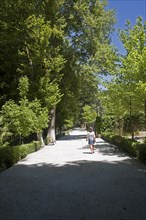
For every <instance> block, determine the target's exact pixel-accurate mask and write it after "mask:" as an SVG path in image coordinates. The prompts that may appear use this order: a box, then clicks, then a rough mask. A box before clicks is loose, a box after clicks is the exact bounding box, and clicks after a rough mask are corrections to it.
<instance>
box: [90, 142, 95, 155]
mask: <svg viewBox="0 0 146 220" xmlns="http://www.w3.org/2000/svg"><path fill="white" fill-rule="evenodd" d="M90 150H91V153H94V144H90Z"/></svg>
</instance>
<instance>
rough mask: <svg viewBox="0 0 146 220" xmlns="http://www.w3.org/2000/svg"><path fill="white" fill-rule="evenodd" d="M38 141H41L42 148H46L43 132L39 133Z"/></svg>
mask: <svg viewBox="0 0 146 220" xmlns="http://www.w3.org/2000/svg"><path fill="white" fill-rule="evenodd" d="M37 140H38V141H41V144H42V147H44V146H45V143H44V139H43V135H42V132H40V133H37Z"/></svg>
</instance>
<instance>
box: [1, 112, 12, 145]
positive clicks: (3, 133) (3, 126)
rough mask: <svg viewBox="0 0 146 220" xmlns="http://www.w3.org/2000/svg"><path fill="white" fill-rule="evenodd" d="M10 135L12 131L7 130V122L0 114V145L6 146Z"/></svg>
mask: <svg viewBox="0 0 146 220" xmlns="http://www.w3.org/2000/svg"><path fill="white" fill-rule="evenodd" d="M11 136H12V133H11V132H10V131H9V129H8V125H7V123H4V119H3V117H2V115H0V147H2V146H7V145H8V144H9V137H11Z"/></svg>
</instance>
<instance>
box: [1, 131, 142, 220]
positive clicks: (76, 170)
mask: <svg viewBox="0 0 146 220" xmlns="http://www.w3.org/2000/svg"><path fill="white" fill-rule="evenodd" d="M85 136H86V131H85V130H84V129H79V128H78V129H75V130H73V131H72V132H70V134H69V135H68V136H65V137H63V138H62V139H60V140H58V141H57V142H56V145H54V146H46V147H44V148H43V149H41V150H39V151H38V152H35V153H32V154H30V155H28V156H27V157H26V158H25V159H23V160H22V161H20V162H18V163H17V164H16V165H15V166H13V167H11V168H9V169H8V170H6V171H4V172H2V173H1V174H0V220H146V166H145V165H144V164H142V163H140V162H138V161H136V160H134V159H132V158H130V157H128V156H126V155H125V154H123V153H120V152H116V153H115V152H114V149H112V148H111V147H110V145H109V144H108V143H106V142H104V141H103V140H102V139H101V138H97V141H96V150H95V153H94V154H91V153H90V150H89V148H88V146H87V142H86V139H85Z"/></svg>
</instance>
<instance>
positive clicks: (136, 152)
mask: <svg viewBox="0 0 146 220" xmlns="http://www.w3.org/2000/svg"><path fill="white" fill-rule="evenodd" d="M102 138H103V139H104V140H105V141H107V142H109V143H110V144H114V145H116V146H118V147H119V149H121V150H123V151H124V152H126V153H128V155H129V156H133V157H136V158H138V159H139V160H141V161H143V162H146V143H139V142H137V141H136V140H132V139H129V138H125V137H122V136H119V135H114V134H110V133H105V134H102Z"/></svg>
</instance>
